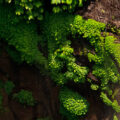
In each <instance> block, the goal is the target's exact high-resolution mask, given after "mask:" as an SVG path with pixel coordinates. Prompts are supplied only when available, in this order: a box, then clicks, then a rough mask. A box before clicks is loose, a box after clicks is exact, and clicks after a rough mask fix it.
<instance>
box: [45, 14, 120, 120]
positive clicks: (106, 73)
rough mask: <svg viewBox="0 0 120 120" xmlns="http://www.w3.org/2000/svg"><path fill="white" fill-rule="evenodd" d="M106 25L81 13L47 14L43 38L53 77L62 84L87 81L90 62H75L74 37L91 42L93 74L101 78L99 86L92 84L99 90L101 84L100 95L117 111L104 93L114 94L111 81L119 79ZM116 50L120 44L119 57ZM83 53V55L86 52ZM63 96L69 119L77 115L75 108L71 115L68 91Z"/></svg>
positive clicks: (89, 43)
mask: <svg viewBox="0 0 120 120" xmlns="http://www.w3.org/2000/svg"><path fill="white" fill-rule="evenodd" d="M66 21H67V22H66ZM105 27H106V25H105V24H104V23H100V22H97V21H95V20H92V19H88V20H84V19H83V18H82V17H81V16H79V15H76V16H74V15H71V16H69V15H67V14H63V13H62V14H55V15H48V14H47V17H46V19H45V21H44V22H43V28H44V29H43V35H44V36H45V38H44V39H45V40H47V42H46V43H48V44H47V45H48V59H49V68H50V72H51V77H52V79H54V81H55V82H56V83H57V84H59V85H61V84H62V85H64V84H65V83H67V82H69V80H72V81H74V82H75V83H85V80H86V76H87V74H88V71H89V69H88V67H87V66H80V65H78V64H76V59H75V57H74V55H73V54H74V49H73V48H71V41H72V40H79V42H80V43H81V42H84V41H85V43H88V46H89V47H88V48H87V52H86V53H87V55H85V56H86V57H88V60H89V62H92V63H94V64H93V67H92V74H93V75H94V76H95V77H97V78H98V79H99V80H100V86H98V85H96V84H93V83H92V81H91V82H90V83H91V89H92V90H97V89H98V88H99V90H101V91H102V93H101V96H100V97H101V98H102V100H103V101H104V102H105V104H107V105H109V106H111V107H113V109H114V110H115V111H119V106H118V105H117V104H116V103H115V102H112V101H111V100H110V99H109V98H108V97H107V95H106V94H105V93H104V92H105V91H106V93H108V94H109V95H110V96H112V90H111V89H110V84H111V83H113V84H114V83H117V82H119V80H120V75H119V72H118V68H117V66H116V64H115V62H114V61H113V58H112V57H111V55H110V54H111V51H112V52H113V51H115V50H113V48H112V47H109V46H110V45H109V46H108V44H107V42H109V40H107V39H106V38H109V37H110V36H108V35H107V34H106V35H107V36H102V34H101V32H103V31H104V30H105ZM68 36H70V37H68ZM70 40H71V41H70ZM111 45H112V46H115V45H116V44H115V43H114V42H111ZM117 46H119V44H117ZM82 47H84V46H82ZM83 49H84V48H83ZM117 51H118V52H117ZM117 53H119V47H116V52H114V57H115V59H116V60H117V61H119V60H118V57H117V55H116V54H117ZM81 56H84V54H82V55H81ZM90 69H91V68H90ZM60 94H61V92H60ZM72 96H74V95H73V94H72V93H71V97H72ZM64 97H65V98H66V99H62V98H60V102H61V103H62V105H61V106H62V107H61V114H63V115H64V116H66V118H67V119H69V120H75V119H77V118H76V116H75V113H74V115H73V112H72V115H73V116H72V115H71V112H70V111H72V110H71V106H70V105H69V104H67V103H68V102H69V101H67V99H68V98H67V96H66V94H65V95H64ZM64 97H63V98H64ZM66 101H67V102H66ZM74 103H75V101H74ZM72 109H73V108H72ZM73 111H75V110H73ZM76 114H77V113H76Z"/></svg>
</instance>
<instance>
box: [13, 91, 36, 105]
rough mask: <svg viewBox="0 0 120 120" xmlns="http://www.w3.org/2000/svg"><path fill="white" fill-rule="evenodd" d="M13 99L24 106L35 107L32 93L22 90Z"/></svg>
mask: <svg viewBox="0 0 120 120" xmlns="http://www.w3.org/2000/svg"><path fill="white" fill-rule="evenodd" d="M13 98H14V99H16V100H17V101H18V102H20V103H21V104H24V105H28V106H34V104H35V99H34V98H33V95H32V93H31V92H29V91H27V90H21V91H20V92H18V93H15V94H14V95H13Z"/></svg>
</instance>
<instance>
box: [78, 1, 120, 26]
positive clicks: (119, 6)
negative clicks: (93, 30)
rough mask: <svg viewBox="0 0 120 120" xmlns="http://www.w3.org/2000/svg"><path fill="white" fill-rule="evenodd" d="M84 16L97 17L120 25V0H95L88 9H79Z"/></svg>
mask: <svg viewBox="0 0 120 120" xmlns="http://www.w3.org/2000/svg"><path fill="white" fill-rule="evenodd" d="M77 13H78V14H80V15H82V16H83V17H84V18H87V19H88V18H91V19H95V20H97V21H100V22H104V23H106V24H108V23H112V24H115V25H116V26H117V27H120V0H95V2H94V1H92V0H91V3H90V5H89V6H88V7H87V9H86V10H78V11H77Z"/></svg>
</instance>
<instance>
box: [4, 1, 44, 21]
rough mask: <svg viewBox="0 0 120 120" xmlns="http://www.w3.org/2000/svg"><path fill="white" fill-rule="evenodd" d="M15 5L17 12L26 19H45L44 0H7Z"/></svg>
mask: <svg viewBox="0 0 120 120" xmlns="http://www.w3.org/2000/svg"><path fill="white" fill-rule="evenodd" d="M6 2H8V3H9V4H10V3H12V4H14V6H15V14H16V15H18V16H20V15H21V16H24V18H25V19H28V20H32V19H35V18H37V19H38V20H43V13H44V8H43V0H6Z"/></svg>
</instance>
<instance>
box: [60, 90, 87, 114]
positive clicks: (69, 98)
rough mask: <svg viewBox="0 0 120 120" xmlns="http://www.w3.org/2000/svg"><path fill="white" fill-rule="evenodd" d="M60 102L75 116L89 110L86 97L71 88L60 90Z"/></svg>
mask: <svg viewBox="0 0 120 120" xmlns="http://www.w3.org/2000/svg"><path fill="white" fill-rule="evenodd" d="M60 102H61V104H62V105H63V107H64V108H65V109H66V110H67V111H69V112H70V113H71V114H73V115H75V116H82V115H85V114H86V113H87V112H88V103H87V101H86V99H85V98H83V97H82V96H80V95H79V94H78V93H75V92H72V91H71V90H69V89H66V88H65V89H62V90H61V91H60Z"/></svg>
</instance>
